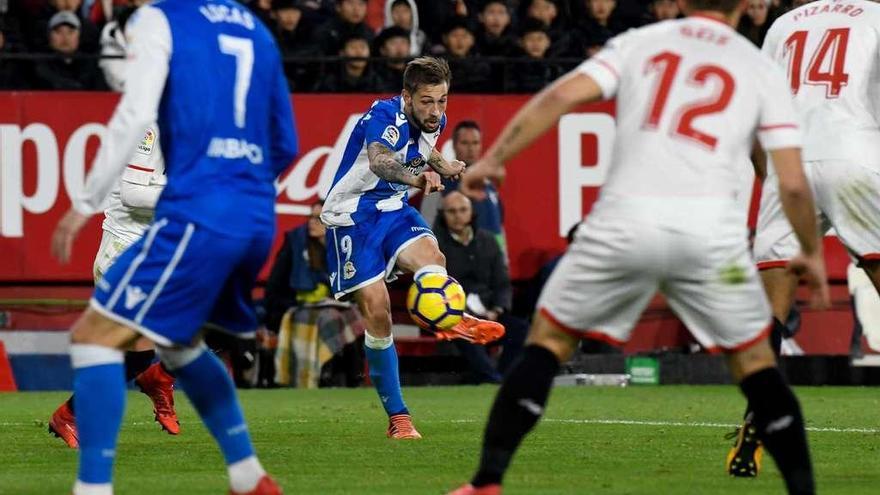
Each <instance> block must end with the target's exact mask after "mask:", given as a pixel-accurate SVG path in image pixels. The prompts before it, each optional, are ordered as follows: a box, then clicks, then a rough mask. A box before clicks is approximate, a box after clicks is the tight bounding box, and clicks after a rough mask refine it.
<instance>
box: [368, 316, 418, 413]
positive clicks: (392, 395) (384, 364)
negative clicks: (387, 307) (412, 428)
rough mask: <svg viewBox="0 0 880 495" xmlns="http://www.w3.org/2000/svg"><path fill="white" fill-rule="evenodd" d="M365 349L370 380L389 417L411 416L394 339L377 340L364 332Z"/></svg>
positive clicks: (389, 337)
mask: <svg viewBox="0 0 880 495" xmlns="http://www.w3.org/2000/svg"><path fill="white" fill-rule="evenodd" d="M364 349H365V351H366V355H367V362H368V363H369V365H370V380H371V381H372V382H373V386H374V387H376V392H378V393H379V399H381V400H382V406H383V407H384V408H385V412H386V413H388V416H393V415H395V414H409V410H408V409H407V408H406V404H404V402H403V393H402V392H401V391H400V371H399V370H398V366H397V349H396V348H395V347H394V339H393V337H391V336H390V335H389V336H388V337H385V338H376V337H373V336H372V335H370V334H369V332H364Z"/></svg>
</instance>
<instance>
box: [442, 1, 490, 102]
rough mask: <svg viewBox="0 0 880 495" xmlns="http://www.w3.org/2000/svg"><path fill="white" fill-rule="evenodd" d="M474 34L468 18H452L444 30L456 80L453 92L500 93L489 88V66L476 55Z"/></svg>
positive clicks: (444, 45)
mask: <svg viewBox="0 0 880 495" xmlns="http://www.w3.org/2000/svg"><path fill="white" fill-rule="evenodd" d="M474 43H475V38H474V33H473V31H472V29H471V24H470V21H468V19H467V17H453V18H451V19H450V20H449V21H448V23H447V25H446V28H445V29H444V30H443V47H444V48H445V49H446V59H447V61H448V62H449V69H450V70H451V71H452V74H453V75H454V78H453V80H452V91H455V92H456V93H485V92H487V91H493V90H494V91H496V92H497V91H498V88H490V87H489V76H490V72H489V66H488V65H487V64H486V63H485V62H484V61H482V60H479V59H478V58H477V57H476V56H475V54H474Z"/></svg>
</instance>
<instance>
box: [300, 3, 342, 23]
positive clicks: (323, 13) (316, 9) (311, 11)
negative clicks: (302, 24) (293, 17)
mask: <svg viewBox="0 0 880 495" xmlns="http://www.w3.org/2000/svg"><path fill="white" fill-rule="evenodd" d="M300 4H301V5H302V9H303V18H305V21H306V23H308V24H309V25H310V26H320V25H321V24H324V23H325V22H327V21H329V20H330V19H332V18H333V17H335V16H336V0H301V2H300Z"/></svg>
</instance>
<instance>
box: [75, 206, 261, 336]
mask: <svg viewBox="0 0 880 495" xmlns="http://www.w3.org/2000/svg"><path fill="white" fill-rule="evenodd" d="M271 245H272V235H271V233H260V234H255V235H254V236H253V237H229V236H224V235H221V234H218V233H216V232H214V231H211V230H208V229H205V228H202V227H199V226H196V225H195V224H193V223H189V222H184V221H179V220H174V219H170V218H167V217H166V218H162V219H157V220H156V222H155V223H154V224H153V225H152V226H151V227H150V229H149V230H148V231H147V232H146V233H145V234H144V236H143V237H142V238H141V239H140V240H139V241H137V242H136V243H134V244H133V245H131V246H130V247H129V248H128V249H126V250H125V252H124V253H122V255H120V256H119V258H118V259H117V260H116V262H115V263H114V264H113V265H112V266H111V267H110V269H109V270H108V271H107V273H105V274H104V278H102V279H101V280H99V281H98V283H97V287H96V288H95V294H94V296H92V300H91V302H90V304H91V307H92V308H93V309H94V310H95V311H97V312H98V313H101V314H102V315H104V316H106V317H108V318H110V319H111V320H115V321H117V322H119V323H122V324H124V325H126V326H128V327H130V328H132V329H134V330H137V331H138V332H140V333H141V334H143V335H144V336H146V337H148V338H150V340H152V341H154V342H156V343H157V344H160V345H163V346H172V345H183V346H188V345H192V344H193V343H194V342H195V340H196V337H197V335H198V334H199V331H200V329H201V328H202V327H203V325H205V324H212V326H216V327H219V328H218V329H220V330H224V331H227V332H230V333H233V334H235V335H237V336H240V337H250V336H253V334H254V332H255V330H256V328H257V316H256V313H255V311H254V306H253V301H252V299H251V290H252V289H253V287H254V282H255V281H256V279H257V275H258V274H259V272H260V269H261V268H262V266H263V263H264V262H265V261H266V257H267V256H268V254H269V249H270V248H271Z"/></svg>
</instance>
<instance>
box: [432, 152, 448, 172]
mask: <svg viewBox="0 0 880 495" xmlns="http://www.w3.org/2000/svg"><path fill="white" fill-rule="evenodd" d="M445 164H446V160H444V159H443V155H441V154H440V152H439V151H437V149H436V148H434V149H432V150H431V156H430V157H429V158H428V165H430V166H431V168H433V169H436V168H437V167H443V166H444V165H445Z"/></svg>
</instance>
